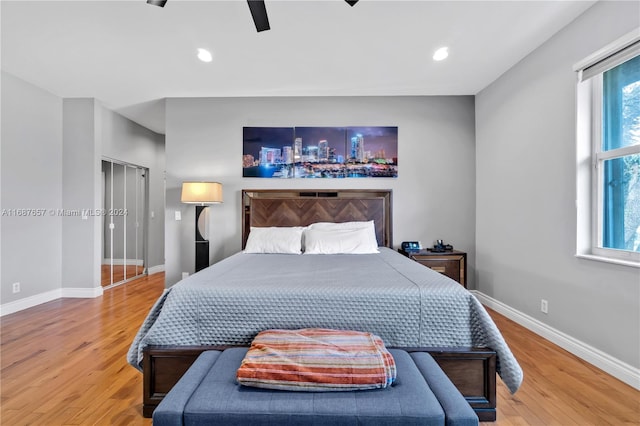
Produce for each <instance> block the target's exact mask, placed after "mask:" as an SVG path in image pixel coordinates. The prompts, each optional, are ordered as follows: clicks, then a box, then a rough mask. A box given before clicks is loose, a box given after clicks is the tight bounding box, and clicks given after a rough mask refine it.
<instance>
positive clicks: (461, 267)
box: [398, 249, 467, 288]
mask: <svg viewBox="0 0 640 426" xmlns="http://www.w3.org/2000/svg"><path fill="white" fill-rule="evenodd" d="M398 251H399V252H400V253H402V254H404V255H405V256H407V257H409V258H410V259H412V260H415V261H416V262H418V263H421V264H422V265H424V266H426V267H428V268H431V269H433V270H434V271H437V272H440V273H441V274H444V275H446V276H448V277H449V278H452V279H454V280H456V281H458V282H459V283H460V284H462V285H463V286H464V288H467V253H465V252H462V251H458V250H448V251H445V252H440V253H438V252H433V251H429V250H420V251H413V252H406V251H404V250H402V249H398Z"/></svg>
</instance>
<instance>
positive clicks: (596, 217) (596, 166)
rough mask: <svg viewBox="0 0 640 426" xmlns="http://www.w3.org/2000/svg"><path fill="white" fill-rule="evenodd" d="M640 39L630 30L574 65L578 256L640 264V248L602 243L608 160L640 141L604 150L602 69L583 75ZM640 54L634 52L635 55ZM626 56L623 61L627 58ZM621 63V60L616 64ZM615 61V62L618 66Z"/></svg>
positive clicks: (639, 150)
mask: <svg viewBox="0 0 640 426" xmlns="http://www.w3.org/2000/svg"><path fill="white" fill-rule="evenodd" d="M639 41H640V28H637V29H635V30H634V31H632V32H630V33H628V34H626V35H625V36H623V37H621V38H620V39H618V40H616V41H615V42H613V43H611V44H610V45H608V46H606V47H605V48H603V49H601V50H599V51H598V52H596V53H594V54H593V55H591V56H590V57H588V58H586V59H585V60H583V61H581V62H579V63H578V64H576V65H575V66H574V71H577V72H578V83H577V90H576V99H577V108H576V113H577V114H576V118H577V125H576V136H577V146H576V154H577V159H576V160H577V180H576V184H577V193H576V196H577V197H576V210H577V225H578V228H577V238H576V256H577V257H581V258H587V259H591V260H599V261H604V262H610V263H616V264H621V265H626V266H633V267H637V268H640V252H634V251H629V250H621V249H615V248H606V247H602V241H603V233H604V231H603V229H604V228H603V222H604V210H603V205H604V193H605V190H604V162H605V161H606V160H611V159H615V158H622V157H624V156H627V155H631V154H640V145H633V146H627V147H622V148H615V149H611V150H606V151H603V150H602V146H603V145H602V142H603V141H602V137H603V136H602V127H603V107H604V98H603V94H604V88H603V73H604V72H605V71H606V70H607V69H610V68H612V66H611V67H609V68H607V69H603V70H599V71H598V72H596V73H593V72H592V73H591V75H590V76H589V77H588V78H586V79H583V75H582V74H583V72H584V70H585V69H587V68H589V67H592V66H594V65H595V66H596V67H597V66H598V63H600V62H604V61H607V60H609V59H610V58H611V57H613V56H615V55H616V54H618V53H619V52H621V51H623V50H624V49H626V48H628V47H629V46H631V45H633V44H634V43H637V42H639ZM635 56H637V55H636V54H634V55H633V56H632V57H635ZM629 59H630V58H626V59H624V60H623V61H621V63H624V62H626V61H627V60H629ZM616 65H617V64H616ZM616 65H614V66H616Z"/></svg>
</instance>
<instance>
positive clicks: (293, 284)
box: [128, 248, 522, 392]
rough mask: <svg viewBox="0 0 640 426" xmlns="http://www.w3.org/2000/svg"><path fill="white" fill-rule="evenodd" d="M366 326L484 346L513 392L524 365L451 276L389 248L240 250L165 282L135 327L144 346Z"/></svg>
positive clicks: (394, 340)
mask: <svg viewBox="0 0 640 426" xmlns="http://www.w3.org/2000/svg"><path fill="white" fill-rule="evenodd" d="M310 327H322V328H334V329H351V330H360V331H369V332H372V333H374V334H377V335H379V336H380V337H381V338H382V339H383V340H384V342H385V344H386V345H387V346H399V347H464V346H486V347H490V348H492V349H493V350H495V351H496V352H497V355H498V363H497V370H498V373H499V374H500V377H501V378H502V380H503V381H504V382H505V384H506V385H507V387H508V388H509V389H510V390H511V392H515V391H516V390H517V389H518V387H519V386H520V383H521V382H522V370H521V368H520V366H519V365H518V362H517V361H516V359H515V358H514V356H513V354H512V353H511V351H510V350H509V347H508V346H507V344H506V342H505V341H504V339H503V338H502V335H501V334H500V331H499V330H498V329H497V327H496V326H495V324H494V322H493V320H492V319H491V317H490V316H489V315H488V314H487V312H486V311H485V309H484V308H483V306H482V305H481V304H480V302H478V300H477V299H476V298H475V296H474V295H473V294H471V293H470V292H468V291H467V290H465V289H464V288H463V287H462V286H461V285H459V284H458V283H456V282H455V281H453V280H451V279H449V278H448V277H445V276H444V275H441V274H439V273H437V272H435V271H432V270H430V269H429V268H425V267H424V266H422V265H420V264H418V263H416V262H414V261H412V260H409V259H408V258H406V257H404V256H402V255H400V254H398V253H397V252H394V251H393V250H391V249H388V248H381V249H380V253H379V254H360V255H280V254H246V253H237V254H235V255H233V256H231V257H229V258H227V259H225V260H223V261H221V262H219V263H217V264H215V265H213V266H211V267H209V268H207V269H204V270H202V271H200V272H198V273H197V274H194V275H191V276H190V277H188V278H186V279H184V280H182V281H181V282H180V283H178V284H176V285H175V286H173V287H171V288H170V289H168V290H166V291H165V292H164V294H163V295H162V296H161V297H160V298H159V299H158V301H157V302H156V303H155V305H154V306H153V308H152V309H151V311H150V313H149V315H148V316H147V318H146V319H145V321H144V323H143V324H142V327H141V328H140V330H139V331H138V334H137V335H136V337H135V339H134V341H133V343H132V345H131V348H130V349H129V353H128V361H129V363H130V364H131V365H133V366H134V367H136V368H138V369H140V363H141V361H142V350H143V348H144V347H145V346H147V345H181V346H185V345H246V346H248V345H249V344H250V343H251V340H252V339H253V337H254V336H255V335H256V334H257V333H258V332H259V331H261V330H265V329H273V328H284V329H298V328H310Z"/></svg>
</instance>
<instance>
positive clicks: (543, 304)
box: [540, 299, 549, 314]
mask: <svg viewBox="0 0 640 426" xmlns="http://www.w3.org/2000/svg"><path fill="white" fill-rule="evenodd" d="M540 310H541V311H542V313H545V314H548V313H549V302H548V301H547V300H546V299H541V300H540Z"/></svg>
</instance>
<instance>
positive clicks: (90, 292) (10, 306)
mask: <svg viewBox="0 0 640 426" xmlns="http://www.w3.org/2000/svg"><path fill="white" fill-rule="evenodd" d="M100 296H102V287H93V288H59V289H57V290H51V291H47V292H46V293H40V294H36V295H35V296H29V297H25V298H24V299H19V300H16V301H13V302H9V303H4V304H2V305H0V317H2V316H5V315H9V314H13V313H16V312H19V311H23V310H25V309H29V308H33V307H34V306H38V305H42V304H43V303H47V302H51V301H52V300H56V299H60V298H63V297H69V298H83V299H92V298H95V297H100Z"/></svg>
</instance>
